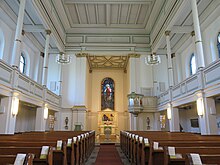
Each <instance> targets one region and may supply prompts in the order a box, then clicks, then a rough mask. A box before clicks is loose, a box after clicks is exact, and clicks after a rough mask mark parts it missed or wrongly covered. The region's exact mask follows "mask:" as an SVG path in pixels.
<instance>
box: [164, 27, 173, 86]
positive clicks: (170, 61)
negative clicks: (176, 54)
mask: <svg viewBox="0 0 220 165" xmlns="http://www.w3.org/2000/svg"><path fill="white" fill-rule="evenodd" d="M165 35H166V43H167V59H168V62H167V64H168V78H169V87H172V86H173V85H174V79H173V64H172V58H171V47H170V31H166V32H165Z"/></svg>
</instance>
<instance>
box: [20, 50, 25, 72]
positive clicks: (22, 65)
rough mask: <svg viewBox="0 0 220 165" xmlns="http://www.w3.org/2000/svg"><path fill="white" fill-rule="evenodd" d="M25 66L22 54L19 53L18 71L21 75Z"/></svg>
mask: <svg viewBox="0 0 220 165" xmlns="http://www.w3.org/2000/svg"><path fill="white" fill-rule="evenodd" d="M25 64H26V61H25V57H24V54H23V53H21V56H20V66H19V69H20V72H21V73H24V72H25Z"/></svg>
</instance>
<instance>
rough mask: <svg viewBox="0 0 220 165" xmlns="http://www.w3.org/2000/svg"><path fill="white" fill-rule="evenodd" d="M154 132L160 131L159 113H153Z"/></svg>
mask: <svg viewBox="0 0 220 165" xmlns="http://www.w3.org/2000/svg"><path fill="white" fill-rule="evenodd" d="M154 130H155V131H161V127H160V113H154Z"/></svg>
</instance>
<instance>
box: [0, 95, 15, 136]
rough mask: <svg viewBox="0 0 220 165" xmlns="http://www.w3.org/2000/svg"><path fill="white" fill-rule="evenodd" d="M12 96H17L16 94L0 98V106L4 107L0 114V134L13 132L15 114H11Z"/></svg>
mask: <svg viewBox="0 0 220 165" xmlns="http://www.w3.org/2000/svg"><path fill="white" fill-rule="evenodd" d="M13 97H17V94H16V93H15V94H12V96H9V97H3V98H1V107H4V109H5V113H3V114H0V121H1V127H0V134H14V132H15V124H16V115H14V116H13V115H12V104H13V103H12V100H13V99H12V98H13Z"/></svg>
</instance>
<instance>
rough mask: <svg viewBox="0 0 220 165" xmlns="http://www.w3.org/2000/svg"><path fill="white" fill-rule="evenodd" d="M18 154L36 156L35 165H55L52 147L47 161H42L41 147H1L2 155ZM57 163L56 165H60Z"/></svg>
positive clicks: (0, 153)
mask: <svg viewBox="0 0 220 165" xmlns="http://www.w3.org/2000/svg"><path fill="white" fill-rule="evenodd" d="M18 153H25V154H29V153H31V154H34V159H33V164H36V165H38V164H40V165H44V164H45V165H54V163H55V162H53V149H52V147H50V149H49V152H48V156H47V158H46V159H40V153H41V147H0V155H17V154H18ZM58 163H60V162H57V163H55V164H57V165H58Z"/></svg>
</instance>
